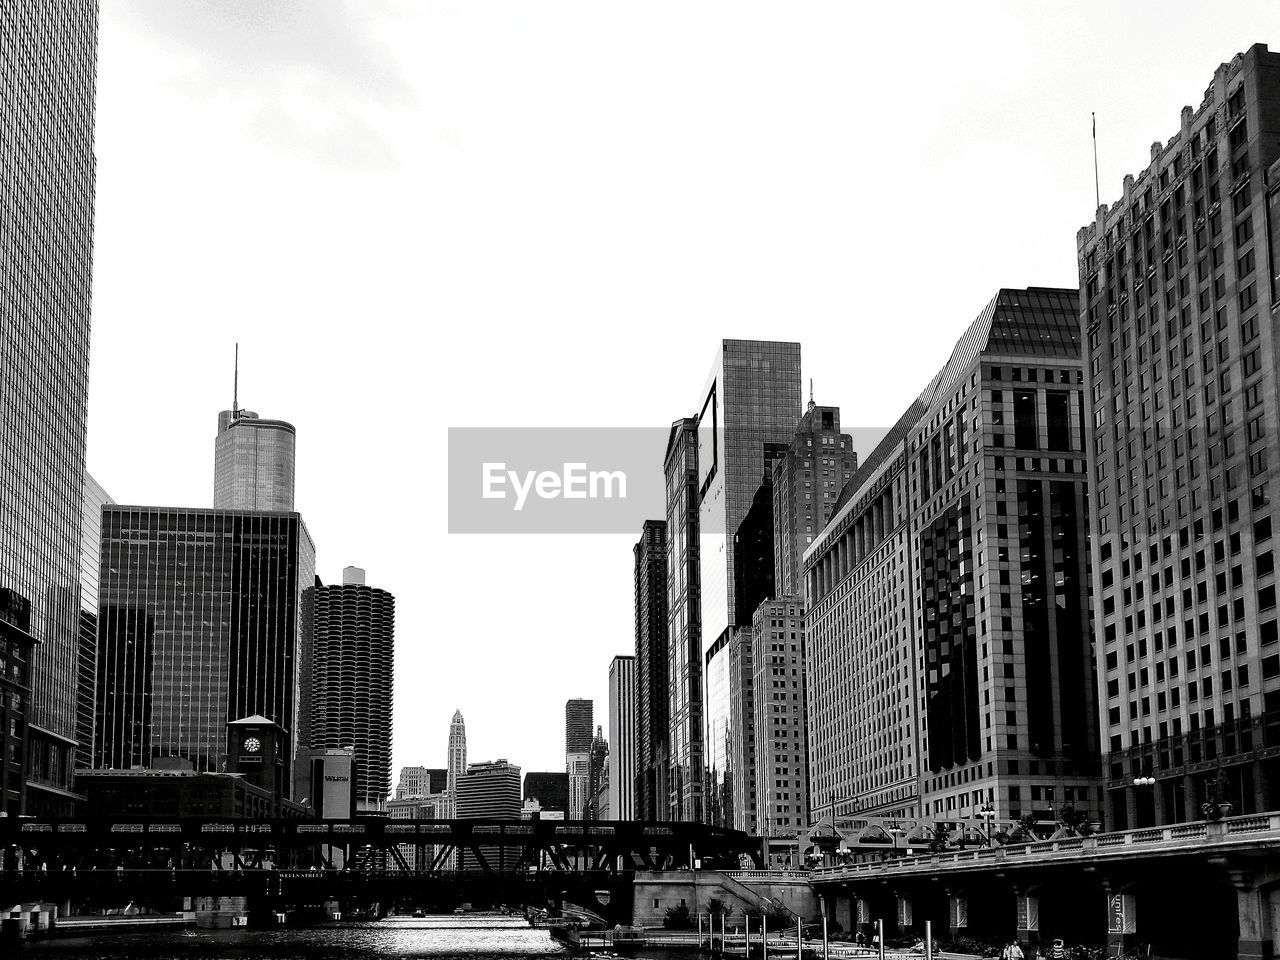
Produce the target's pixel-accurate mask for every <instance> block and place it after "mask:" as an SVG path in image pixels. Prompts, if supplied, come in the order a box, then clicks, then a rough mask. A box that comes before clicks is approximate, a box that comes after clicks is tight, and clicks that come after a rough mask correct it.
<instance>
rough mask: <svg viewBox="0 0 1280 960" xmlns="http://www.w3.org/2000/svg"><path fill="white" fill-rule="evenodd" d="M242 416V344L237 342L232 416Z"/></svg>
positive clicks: (232, 390) (232, 384)
mask: <svg viewBox="0 0 1280 960" xmlns="http://www.w3.org/2000/svg"><path fill="white" fill-rule="evenodd" d="M239 415H240V342H239V341H238V340H237V341H236V365H235V373H234V374H233V375H232V381H231V416H232V417H238V416H239Z"/></svg>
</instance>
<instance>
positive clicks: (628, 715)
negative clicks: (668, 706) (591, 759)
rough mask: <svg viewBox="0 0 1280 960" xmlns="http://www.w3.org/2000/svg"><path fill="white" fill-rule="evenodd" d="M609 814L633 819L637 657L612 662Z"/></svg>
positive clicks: (623, 818) (612, 816)
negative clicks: (611, 739)
mask: <svg viewBox="0 0 1280 960" xmlns="http://www.w3.org/2000/svg"><path fill="white" fill-rule="evenodd" d="M609 736H610V737H612V738H613V744H612V747H611V749H610V750H609V817H610V819H612V820H634V819H635V818H636V816H635V794H634V790H635V784H636V773H635V771H636V765H637V764H636V760H637V757H636V658H635V657H614V658H613V661H612V662H611V663H610V664H609Z"/></svg>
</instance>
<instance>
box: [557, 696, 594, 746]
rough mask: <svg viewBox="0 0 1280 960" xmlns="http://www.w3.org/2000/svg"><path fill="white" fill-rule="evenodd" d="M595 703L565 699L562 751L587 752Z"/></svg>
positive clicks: (590, 738)
mask: <svg viewBox="0 0 1280 960" xmlns="http://www.w3.org/2000/svg"><path fill="white" fill-rule="evenodd" d="M594 714H595V704H594V703H593V702H592V701H591V700H567V701H565V705H564V752H565V754H566V755H567V754H570V753H589V752H590V751H591V740H592V736H591V728H592V726H593V725H594V722H593V717H594Z"/></svg>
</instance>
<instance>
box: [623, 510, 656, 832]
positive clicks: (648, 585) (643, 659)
mask: <svg viewBox="0 0 1280 960" xmlns="http://www.w3.org/2000/svg"><path fill="white" fill-rule="evenodd" d="M632 552H633V553H634V555H635V603H636V617H635V620H636V655H635V667H634V677H635V681H634V688H635V703H634V715H635V728H634V729H635V749H634V751H633V753H634V758H635V760H634V762H635V773H634V776H633V780H632V783H633V786H632V788H631V789H632V799H631V807H630V815H629V818H631V819H636V820H661V819H665V818H666V816H667V769H666V766H667V734H668V729H667V726H668V719H667V718H668V708H669V702H668V700H669V697H670V690H669V687H668V684H667V669H668V663H667V656H668V651H667V635H668V630H669V629H670V625H669V624H668V622H667V523H666V521H665V520H646V521H645V522H644V529H643V530H642V531H641V533H640V540H639V541H638V542H637V543H636V545H635V547H634V548H633V549H632ZM609 723H610V727H612V725H613V719H612V717H611V718H610V720H609ZM614 772H615V773H616V774H619V775H621V773H620V771H618V770H615V771H614ZM612 782H614V783H616V782H617V776H615V777H614V780H613V781H612ZM614 789H615V790H617V791H618V792H619V803H621V802H622V801H621V790H622V788H621V786H615V788H614ZM615 809H618V807H617V806H616V805H615Z"/></svg>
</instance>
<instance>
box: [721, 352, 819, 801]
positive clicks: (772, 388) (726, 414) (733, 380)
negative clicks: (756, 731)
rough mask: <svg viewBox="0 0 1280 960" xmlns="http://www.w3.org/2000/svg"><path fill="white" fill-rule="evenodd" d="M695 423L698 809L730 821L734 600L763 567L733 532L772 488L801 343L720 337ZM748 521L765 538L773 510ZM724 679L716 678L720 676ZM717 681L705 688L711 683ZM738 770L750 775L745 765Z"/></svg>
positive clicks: (745, 622) (739, 698) (791, 412)
mask: <svg viewBox="0 0 1280 960" xmlns="http://www.w3.org/2000/svg"><path fill="white" fill-rule="evenodd" d="M698 402H699V407H698V429H697V435H698V437H697V457H696V464H697V474H698V480H697V491H698V502H699V507H698V524H699V529H698V533H699V537H700V539H701V544H700V549H699V555H698V560H699V566H700V576H699V589H700V591H701V602H700V609H701V614H702V623H701V635H702V648H703V651H704V653H703V657H704V664H705V666H706V669H707V671H708V672H707V675H706V677H705V679H704V692H703V705H702V706H703V724H704V726H705V728H706V737H705V749H706V753H705V757H704V764H705V771H706V773H705V777H706V780H707V784H708V789H709V790H713V791H715V794H716V796H715V797H714V798H712V797H708V799H707V808H706V810H705V811H704V819H706V820H707V821H709V822H712V823H717V824H720V825H722V826H733V825H734V824H735V823H741V822H743V818H744V817H745V818H747V819H749V817H750V810H749V802H748V798H747V797H743V796H740V797H738V798H737V801H736V802H737V803H739V804H745V806H743V808H742V810H741V811H740V810H738V809H737V807H736V806H735V796H734V791H733V786H732V785H733V783H734V780H735V778H737V779H738V780H739V782H742V781H743V779H744V775H746V774H747V771H745V770H743V769H741V767H742V764H741V761H740V759H739V758H741V757H742V756H743V755H744V754H745V753H747V752H749V751H751V750H752V749H754V745H753V742H752V738H751V736H750V735H749V732H748V731H746V730H743V729H742V723H741V720H740V717H741V716H742V715H743V713H742V710H743V708H744V704H745V702H746V701H748V700H749V699H750V696H749V692H748V691H746V690H742V689H739V690H734V687H733V683H732V682H731V681H732V680H733V679H734V678H735V677H736V678H737V679H739V680H740V681H745V682H749V681H750V676H751V672H750V670H749V669H748V670H745V671H742V670H738V671H731V670H730V669H729V666H728V660H729V659H730V658H731V656H732V652H731V651H730V646H731V645H732V644H733V643H734V641H735V638H734V629H735V628H742V629H744V630H746V631H747V635H746V639H745V643H744V641H743V638H738V644H739V647H738V659H739V661H741V658H742V657H743V656H747V657H749V656H750V653H749V650H750V636H749V634H750V629H751V615H752V613H753V612H754V607H752V608H751V609H747V607H748V606H750V604H748V603H743V602H740V597H739V593H740V591H741V590H742V589H743V584H744V582H746V581H748V580H753V581H755V582H756V583H757V584H758V583H759V581H760V579H761V578H762V577H764V576H765V575H766V569H765V568H764V567H760V568H758V569H756V570H753V571H747V570H743V569H740V566H742V564H743V563H745V562H747V551H746V550H744V551H743V554H742V556H741V557H740V556H739V546H740V541H739V538H738V537H739V532H740V528H741V527H742V524H743V521H744V520H746V519H747V514H748V512H749V511H751V509H752V506H753V504H755V503H757V502H759V501H762V500H764V499H768V500H769V502H770V503H769V510H770V512H771V511H772V492H771V491H769V492H767V493H762V492H761V485H762V482H763V481H764V479H765V478H766V477H770V478H771V476H772V470H773V461H774V459H776V457H778V456H779V455H781V453H782V452H783V451H784V450H785V449H786V446H787V444H789V443H790V442H791V439H792V437H793V436H794V433H795V428H796V422H797V420H798V419H799V417H800V344H798V343H778V342H771V341H762V340H724V341H722V343H721V345H720V350H719V351H718V353H717V355H716V359H715V362H714V363H713V364H712V367H711V373H710V375H709V376H708V378H707V384H706V387H705V388H704V389H703V392H702V395H701V396H700V397H699V400H698ZM748 527H749V528H752V529H756V530H758V531H759V532H760V533H761V534H764V532H765V531H766V528H767V539H768V540H770V541H771V540H772V535H773V534H772V528H773V521H772V517H770V518H769V519H768V522H767V524H766V523H765V522H764V521H763V520H762V519H761V520H758V522H756V523H754V524H748ZM750 549H751V551H752V552H753V553H758V554H760V556H763V554H764V553H765V552H767V554H768V563H767V577H768V581H769V587H768V588H767V589H765V588H763V587H759V588H758V589H759V595H758V597H757V602H758V600H760V599H763V598H764V597H765V596H768V595H769V593H771V592H772V575H773V572H772V567H773V545H772V543H771V542H769V543H768V544H767V550H766V548H765V545H764V544H761V543H754V544H753V545H752V547H751V548H750ZM717 655H722V656H723V657H724V658H725V664H724V666H723V667H718V668H716V670H715V672H714V674H713V672H712V668H713V663H712V661H713V658H714V657H716V656H717ZM722 681H723V682H722ZM715 691H718V693H717V695H715V696H713V692H715ZM745 779H746V780H750V781H751V782H754V778H752V777H750V776H749V775H748V776H746V777H745Z"/></svg>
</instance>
